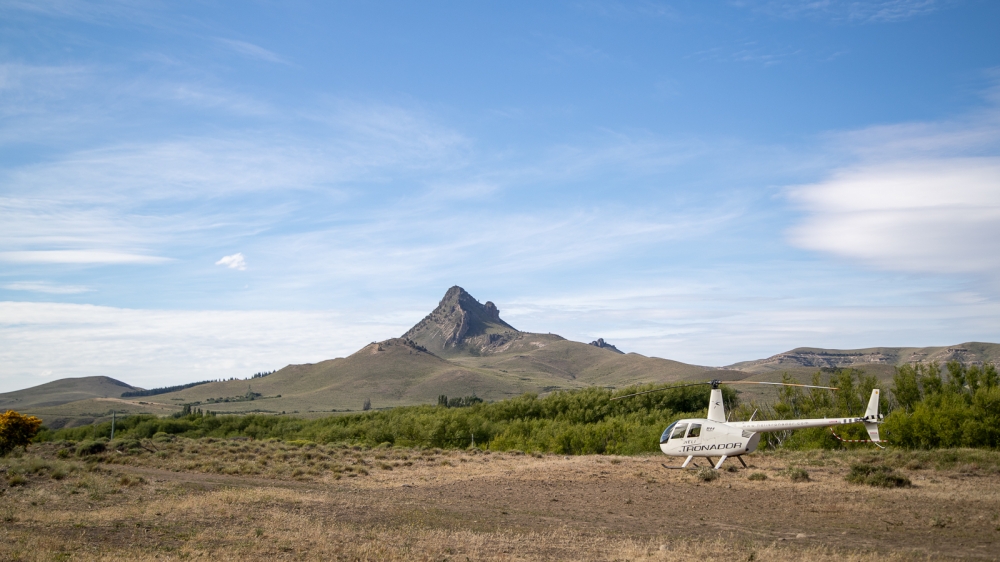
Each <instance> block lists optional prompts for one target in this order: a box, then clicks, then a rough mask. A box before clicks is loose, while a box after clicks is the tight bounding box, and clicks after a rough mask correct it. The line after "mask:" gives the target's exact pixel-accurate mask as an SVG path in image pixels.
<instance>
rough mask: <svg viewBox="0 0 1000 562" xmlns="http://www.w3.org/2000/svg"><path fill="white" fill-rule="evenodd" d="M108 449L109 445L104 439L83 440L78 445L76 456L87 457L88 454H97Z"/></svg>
mask: <svg viewBox="0 0 1000 562" xmlns="http://www.w3.org/2000/svg"><path fill="white" fill-rule="evenodd" d="M106 449H107V445H106V444H105V443H104V441H90V440H87V441H81V442H80V444H79V445H77V446H76V456H78V457H86V456H88V455H96V454H99V453H103V452H104V451H105V450H106Z"/></svg>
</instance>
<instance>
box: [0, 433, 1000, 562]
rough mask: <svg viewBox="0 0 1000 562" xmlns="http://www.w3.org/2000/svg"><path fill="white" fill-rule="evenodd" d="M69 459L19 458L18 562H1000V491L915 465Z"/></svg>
mask: <svg viewBox="0 0 1000 562" xmlns="http://www.w3.org/2000/svg"><path fill="white" fill-rule="evenodd" d="M62 447H64V448H65V447H67V446H66V445H63V446H62ZM213 447H214V448H213ZM59 450H60V446H59V445H45V446H35V447H33V448H32V450H31V452H29V454H26V455H23V456H21V457H20V458H11V457H8V458H4V459H0V472H3V473H5V478H4V479H3V481H2V482H3V483H2V485H0V491H2V495H0V560H89V559H117V560H147V559H149V560H152V559H157V560H171V559H188V558H198V557H207V558H210V559H219V560H230V559H232V560H235V559H241V560H254V559H265V558H266V559H288V560H321V559H322V560H331V559H333V560H404V559H405V560H414V559H416V560H542V559H551V560H689V559H699V560H704V559H709V560H713V559H719V560H722V559H725V560H802V559H812V560H845V559H846V560H872V561H874V560H885V559H889V560H913V559H952V558H961V559H966V558H968V559H983V560H997V559H1000V486H998V484H1000V475H998V473H997V471H996V470H990V469H986V470H983V469H981V468H980V467H977V466H975V465H969V464H965V465H962V464H959V465H955V466H953V467H951V468H948V469H936V468H933V467H924V466H921V464H920V463H911V466H912V467H913V468H909V469H907V468H902V469H900V472H901V473H902V474H903V475H905V476H907V477H908V478H910V480H911V481H912V483H913V485H912V486H911V487H906V488H896V489H885V488H874V487H869V486H864V485H855V484H848V483H847V482H846V481H845V479H844V477H845V475H846V474H847V472H848V470H849V466H848V465H849V464H850V462H853V461H856V460H857V455H856V454H855V455H853V456H852V455H851V454H849V453H830V452H816V453H809V454H805V453H803V454H793V455H775V454H769V455H765V454H756V455H751V456H748V457H746V459H747V460H748V461H749V464H750V468H749V469H743V468H742V467H740V468H739V470H736V471H734V472H729V471H726V470H722V471H719V472H718V478H717V479H715V480H711V481H705V480H702V479H701V478H700V477H699V474H698V472H697V471H681V470H668V469H665V468H664V467H663V466H662V465H661V463H667V464H677V463H676V461H675V460H674V459H669V458H667V457H660V456H656V457H654V456H650V457H605V456H581V457H564V456H554V455H538V456H532V455H525V454H517V453H513V454H512V453H494V454H484V453H483V452H479V451H472V452H468V451H462V452H458V451H451V452H448V451H425V450H401V449H374V450H371V449H369V450H358V449H357V448H345V447H341V448H334V447H329V448H324V447H323V446H314V445H310V446H307V447H302V446H294V445H287V444H268V445H259V444H258V445H254V444H247V443H230V442H226V441H220V442H217V443H214V444H211V445H208V444H201V443H198V442H196V441H190V440H177V441H175V442H173V443H169V444H159V445H153V444H152V443H150V448H149V449H143V450H140V451H139V452H136V451H133V452H131V453H116V452H107V453H102V454H100V455H94V456H84V457H82V458H81V457H78V456H76V455H75V454H74V455H72V456H70V455H68V454H67V452H68V451H69V449H66V451H67V452H63V453H59ZM154 451H155V452H154ZM307 457H308V458H307ZM250 460H254V462H253V464H248V461H250ZM227 462H228V463H229V464H226V463H227ZM730 462H732V463H733V465H734V466H739V465H738V463H737V461H730ZM296 463H297V464H296ZM790 466H797V467H800V468H802V469H804V470H805V471H806V472H807V474H808V480H805V481H793V479H792V478H791V477H790V475H791V473H790V472H789V471H788V468H789V467H790ZM240 467H242V468H240ZM755 474H756V475H758V476H755V477H754V478H755V479H751V478H750V476H751V475H755ZM760 474H763V475H765V476H766V478H763V477H762V476H759V475H760ZM800 478H801V476H800Z"/></svg>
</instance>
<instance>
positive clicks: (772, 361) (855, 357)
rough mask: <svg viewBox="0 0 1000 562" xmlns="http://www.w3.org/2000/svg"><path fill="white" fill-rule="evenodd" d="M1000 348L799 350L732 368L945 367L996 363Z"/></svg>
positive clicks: (966, 345) (970, 344)
mask: <svg viewBox="0 0 1000 562" xmlns="http://www.w3.org/2000/svg"><path fill="white" fill-rule="evenodd" d="M998 357H1000V346H998V345H997V344H991V343H979V342H968V343H964V344H959V345H955V346H950V347H872V348H868V349H846V350H840V349H818V348H810V347H799V348H796V349H793V350H791V351H786V352H784V353H779V354H777V355H772V356H771V357H768V358H767V359H758V360H756V361H744V362H742V363H735V364H733V365H730V367H731V368H736V369H740V370H743V371H747V372H751V373H756V372H765V371H777V370H781V369H787V368H794V367H816V368H820V369H822V368H828V369H842V368H848V367H863V366H865V365H890V366H900V365H905V364H915V363H932V362H936V363H938V364H942V365H943V364H945V363H947V362H948V361H958V362H960V363H964V364H966V365H982V364H983V363H989V362H995V361H996V360H997V358H998Z"/></svg>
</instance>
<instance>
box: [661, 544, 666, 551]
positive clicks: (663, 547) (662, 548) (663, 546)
mask: <svg viewBox="0 0 1000 562" xmlns="http://www.w3.org/2000/svg"><path fill="white" fill-rule="evenodd" d="M665 550H668V549H667V545H665V544H661V545H660V552H663V551H665Z"/></svg>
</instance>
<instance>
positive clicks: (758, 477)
mask: <svg viewBox="0 0 1000 562" xmlns="http://www.w3.org/2000/svg"><path fill="white" fill-rule="evenodd" d="M747 480H753V481H755V482H763V481H764V480H767V474H764V473H763V472H754V473H753V474H751V475H750V476H748V477H747Z"/></svg>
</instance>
